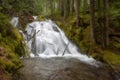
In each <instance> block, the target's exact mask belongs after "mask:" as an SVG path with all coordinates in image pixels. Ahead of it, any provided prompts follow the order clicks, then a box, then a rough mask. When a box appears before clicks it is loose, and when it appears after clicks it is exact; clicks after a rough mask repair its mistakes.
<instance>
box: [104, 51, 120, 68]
mask: <svg viewBox="0 0 120 80" xmlns="http://www.w3.org/2000/svg"><path fill="white" fill-rule="evenodd" d="M103 59H104V61H106V62H107V63H108V64H110V65H114V66H119V67H120V55H118V54H115V53H113V52H111V51H104V56H103Z"/></svg>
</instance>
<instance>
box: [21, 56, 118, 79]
mask: <svg viewBox="0 0 120 80" xmlns="http://www.w3.org/2000/svg"><path fill="white" fill-rule="evenodd" d="M22 61H23V64H24V67H23V68H21V69H20V72H21V73H22V74H21V76H20V80H119V76H118V75H116V74H115V72H114V71H113V70H112V69H111V68H110V67H108V66H105V65H99V67H96V66H93V65H89V64H86V63H84V62H81V61H80V60H77V59H74V58H71V59H70V58H60V57H56V58H48V59H44V58H27V59H22Z"/></svg>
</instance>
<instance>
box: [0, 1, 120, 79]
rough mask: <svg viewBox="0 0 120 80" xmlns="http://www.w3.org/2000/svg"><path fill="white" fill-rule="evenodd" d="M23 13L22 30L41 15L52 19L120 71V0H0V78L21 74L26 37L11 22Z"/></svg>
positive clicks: (84, 50) (84, 48)
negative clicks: (19, 70) (24, 39)
mask: <svg viewBox="0 0 120 80" xmlns="http://www.w3.org/2000/svg"><path fill="white" fill-rule="evenodd" d="M15 16H16V17H19V21H20V22H19V24H18V25H17V26H18V28H19V29H20V30H23V31H24V33H25V28H26V25H27V24H28V23H30V22H32V21H34V19H33V17H32V16H38V20H39V21H43V20H45V19H51V20H53V21H54V22H55V23H57V25H58V26H60V28H61V29H62V30H63V31H64V32H65V34H66V35H67V37H68V38H69V39H70V40H71V41H72V42H74V43H76V45H77V46H78V47H79V49H80V51H81V52H82V53H83V54H87V55H89V56H92V57H93V58H95V59H96V60H98V61H101V62H103V63H106V64H108V65H110V66H111V67H112V68H113V69H114V70H115V71H117V72H118V73H120V0H0V80H10V79H12V75H14V76H15V77H18V74H19V73H18V74H16V73H17V70H18V69H19V68H21V67H22V66H23V64H22V63H21V61H20V59H19V58H20V57H21V56H25V55H26V51H25V49H24V47H26V46H25V45H23V44H22V41H23V38H22V36H21V35H20V33H19V32H18V30H17V29H15V28H14V27H13V26H12V25H11V24H10V20H11V19H12V18H13V17H15Z"/></svg>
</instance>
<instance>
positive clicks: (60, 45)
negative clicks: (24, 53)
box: [26, 20, 96, 64]
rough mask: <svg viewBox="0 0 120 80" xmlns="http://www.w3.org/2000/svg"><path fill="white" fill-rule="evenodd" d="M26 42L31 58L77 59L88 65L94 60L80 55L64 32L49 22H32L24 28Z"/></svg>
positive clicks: (94, 61) (93, 62) (94, 62)
mask: <svg viewBox="0 0 120 80" xmlns="http://www.w3.org/2000/svg"><path fill="white" fill-rule="evenodd" d="M26 40H27V43H28V46H29V48H30V52H31V53H30V55H31V57H42V58H52V57H65V58H77V59H79V60H81V61H83V62H86V63H89V64H96V60H94V59H93V58H92V57H88V56H87V55H85V54H81V53H80V52H79V51H78V48H77V46H76V45H74V44H73V43H72V42H70V41H69V39H68V38H67V37H66V36H65V34H64V32H63V31H62V30H61V29H60V28H59V27H58V26H57V25H56V24H55V23H54V22H53V21H51V20H46V21H34V22H32V23H29V24H28V25H27V27H26Z"/></svg>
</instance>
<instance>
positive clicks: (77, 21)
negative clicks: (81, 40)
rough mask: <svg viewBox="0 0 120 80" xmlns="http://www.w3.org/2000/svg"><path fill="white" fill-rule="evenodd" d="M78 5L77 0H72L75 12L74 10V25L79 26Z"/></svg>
mask: <svg viewBox="0 0 120 80" xmlns="http://www.w3.org/2000/svg"><path fill="white" fill-rule="evenodd" d="M79 6H80V3H79V0H74V7H75V12H76V18H77V20H76V25H77V26H79Z"/></svg>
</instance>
